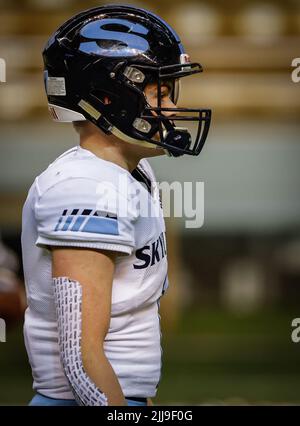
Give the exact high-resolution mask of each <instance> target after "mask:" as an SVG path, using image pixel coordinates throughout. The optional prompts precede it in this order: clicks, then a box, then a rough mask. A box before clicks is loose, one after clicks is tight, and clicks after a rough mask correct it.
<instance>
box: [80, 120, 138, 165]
mask: <svg viewBox="0 0 300 426" xmlns="http://www.w3.org/2000/svg"><path fill="white" fill-rule="evenodd" d="M120 142H121V143H120ZM80 146H81V147H82V148H84V149H87V150H89V151H91V152H92V153H93V154H94V155H96V156H97V157H99V158H102V159H103V160H106V161H110V162H112V163H114V164H117V165H118V166H120V167H122V168H124V169H125V170H128V171H130V172H132V170H134V169H135V168H136V167H137V165H138V163H139V161H140V159H141V158H139V157H138V156H137V155H136V153H134V152H132V150H126V148H125V149H124V144H122V141H120V140H119V139H117V138H116V137H114V136H113V135H104V134H103V133H102V132H100V130H98V129H96V130H95V129H94V128H87V129H84V131H83V132H80ZM122 148H123V149H122Z"/></svg>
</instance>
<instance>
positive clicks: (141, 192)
mask: <svg viewBox="0 0 300 426" xmlns="http://www.w3.org/2000/svg"><path fill="white" fill-rule="evenodd" d="M43 58H44V64H45V71H44V73H45V88H46V93H47V97H48V103H49V109H50V112H51V114H52V117H53V118H54V120H56V121H62V122H73V123H74V125H75V128H76V130H77V131H78V133H79V137H80V145H79V146H75V147H74V148H72V149H70V150H69V151H67V152H65V153H64V154H62V155H61V156H60V157H58V158H57V159H56V160H55V161H54V162H53V163H52V164H50V166H49V167H48V168H47V169H46V170H45V171H44V172H43V173H42V174H41V175H40V176H38V177H37V178H36V179H35V182H34V183H33V185H32V187H31V189H30V191H29V194H28V197H27V200H26V202H25V205H24V209H23V229H22V249H23V262H24V272H25V279H26V291H27V299H28V309H27V311H26V315H25V326H24V334H25V343H26V348H27V352H28V356H29V361H30V364H31V368H32V374H33V380H34V383H33V388H34V390H35V392H36V394H35V396H34V398H33V400H32V401H31V405H98V406H101V405H127V404H128V405H146V404H147V403H148V404H149V403H150V402H149V401H150V398H152V397H154V396H155V394H156V391H157V386H158V383H159V380H160V370H161V345H160V339H161V334H160V324H159V300H160V297H161V296H162V294H163V293H164V292H165V290H166V288H167V286H168V279H167V253H166V240H165V224H164V218H163V214H162V209H161V207H160V203H159V195H158V191H157V184H156V182H155V177H154V175H153V172H152V169H151V167H150V165H149V164H148V162H147V160H145V158H146V157H152V156H156V155H162V154H167V155H169V156H171V157H172V156H174V157H178V156H180V155H183V154H188V155H198V154H199V153H200V151H201V149H202V147H203V144H204V142H205V140H206V137H207V132H208V129H209V125H210V116H211V114H210V110H207V109H190V108H178V107H177V106H176V103H177V99H178V91H179V81H180V79H181V78H182V77H185V76H189V75H192V74H195V73H198V72H200V71H202V68H201V65H200V64H198V63H191V62H190V59H189V57H188V55H187V54H186V53H185V51H184V48H183V46H182V44H181V42H180V39H179V37H178V35H177V34H176V33H175V32H174V30H173V29H172V28H171V27H170V26H169V25H168V24H167V23H166V22H164V21H163V20H162V19H161V18H159V17H158V16H156V15H154V14H153V13H151V12H149V11H147V10H143V9H139V8H135V7H131V6H121V5H108V6H103V7H96V8H93V9H90V10H87V11H84V12H82V13H80V14H78V15H76V16H74V17H72V18H71V19H70V20H68V21H67V22H65V23H64V24H63V25H62V26H61V27H60V28H58V30H57V31H56V32H55V33H54V34H53V35H52V37H51V38H50V39H49V41H48V43H47V45H46V47H45V49H44V52H43ZM182 119H185V120H187V121H190V122H192V123H194V124H196V129H197V131H196V134H195V136H194V137H192V135H191V133H190V132H189V131H188V129H187V128H184V127H181V126H177V123H178V122H179V123H181V122H182V121H181V120H182ZM132 188H134V191H132ZM141 206H144V207H146V210H147V212H152V213H153V212H155V214H152V213H151V214H150V213H149V214H142V212H141V210H140V207H141Z"/></svg>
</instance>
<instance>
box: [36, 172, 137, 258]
mask: <svg viewBox="0 0 300 426" xmlns="http://www.w3.org/2000/svg"><path fill="white" fill-rule="evenodd" d="M35 217H36V221H37V231H38V238H37V241H36V244H37V245H38V246H73V247H85V248H95V249H104V250H112V251H117V252H121V253H125V254H131V253H132V251H133V249H134V247H135V236H134V227H135V221H136V219H137V212H136V210H135V209H134V206H133V205H131V204H130V199H129V198H127V196H126V194H123V193H120V191H119V189H118V188H117V186H116V185H114V184H113V183H111V182H99V181H96V180H94V179H89V178H73V179H68V180H65V181H62V182H59V183H57V184H55V185H53V186H52V187H50V188H49V189H47V190H46V191H45V192H44V193H43V194H42V195H40V196H39V197H38V199H37V201H36V204H35Z"/></svg>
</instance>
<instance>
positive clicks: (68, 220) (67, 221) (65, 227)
mask: <svg viewBox="0 0 300 426" xmlns="http://www.w3.org/2000/svg"><path fill="white" fill-rule="evenodd" d="M72 220H73V216H68V217H67V220H66V221H65V224H64V226H63V227H62V231H67V230H68V228H69V226H70V223H71V222H72Z"/></svg>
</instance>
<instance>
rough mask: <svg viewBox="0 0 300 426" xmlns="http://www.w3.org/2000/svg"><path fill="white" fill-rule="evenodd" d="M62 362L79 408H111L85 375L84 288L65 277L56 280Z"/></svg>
mask: <svg viewBox="0 0 300 426" xmlns="http://www.w3.org/2000/svg"><path fill="white" fill-rule="evenodd" d="M53 284H54V295H55V304H56V312H57V321H58V336H59V346H60V351H61V360H62V364H63V368H64V371H65V374H66V376H67V379H68V381H69V383H70V386H71V389H72V392H73V394H74V397H75V399H76V401H77V403H78V404H79V405H98V406H99V405H108V404H107V398H106V396H105V394H104V393H103V392H101V390H100V389H99V388H98V387H97V386H96V385H95V384H94V383H93V382H92V380H91V379H90V377H89V376H88V375H87V374H86V372H85V370H84V367H83V363H82V356H81V304H82V287H81V285H80V283H79V282H78V281H73V280H70V279H69V278H66V277H59V278H53Z"/></svg>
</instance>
